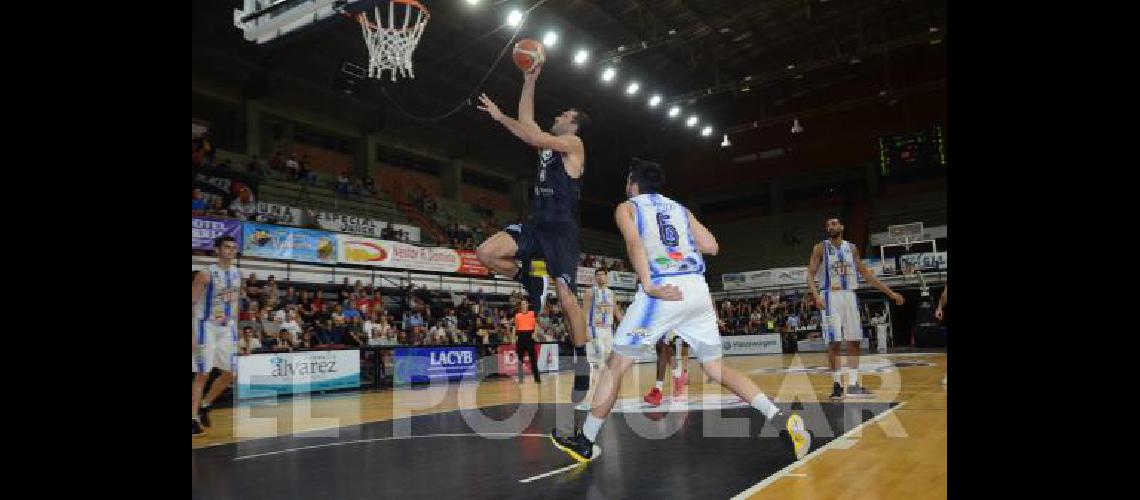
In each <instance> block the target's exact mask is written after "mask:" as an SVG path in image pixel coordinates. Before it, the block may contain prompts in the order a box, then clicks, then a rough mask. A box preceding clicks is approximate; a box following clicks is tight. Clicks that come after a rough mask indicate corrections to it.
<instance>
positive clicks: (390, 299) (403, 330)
mask: <svg viewBox="0 0 1140 500" xmlns="http://www.w3.org/2000/svg"><path fill="white" fill-rule="evenodd" d="M383 292H388V293H387V294H385V293H383ZM522 297H523V296H522V294H521V293H520V292H514V293H512V294H510V295H502V294H487V293H484V292H483V290H482V289H479V290H478V291H476V292H473V293H469V294H466V295H464V294H458V293H451V292H447V291H431V290H428V289H427V288H426V287H423V286H421V287H418V288H417V287H413V286H412V285H411V284H408V285H406V286H392V287H384V288H381V287H370V286H364V285H363V284H362V283H361V282H360V281H356V282H355V283H354V284H349V280H348V278H345V279H344V281H343V282H342V283H341V284H339V285H336V286H320V285H308V284H304V285H302V284H292V283H281V282H278V281H277V279H276V277H275V276H273V275H270V276H268V277H267V278H266V279H265V280H261V279H259V278H258V276H257V274H256V273H253V274H250V275H249V277H248V278H247V279H245V280H244V281H243V283H242V286H241V311H240V313H239V318H238V319H239V322H238V329H239V331H240V340H239V344H238V347H239V349H240V351H241V354H249V353H253V352H274V351H292V350H296V349H312V348H330V347H340V348H343V347H365V346H397V345H399V346H436V345H453V344H467V345H470V344H475V345H479V346H481V348H482V349H483V350H484V354H490V353H493V352H495V351H496V350H497V345H498V344H504V343H514V342H515V340H516V338H515V332H514V328H513V318H514V313H515V312H516V311H517V305H518V302H519V300H520V299H521V298H522ZM551 300H553V299H551ZM537 323H538V330H537V332H536V338H535V340H537V341H540V342H561V343H564V344H567V347H569V343H570V338H569V333H568V332H567V328H566V323H565V321H564V319H563V316H562V312H561V310H560V308H559V307H558V304H557V303H551V305H550V306H549V307H547V308H546V310H544V311H543V312H542V313H541V314H539V315H538V318H537Z"/></svg>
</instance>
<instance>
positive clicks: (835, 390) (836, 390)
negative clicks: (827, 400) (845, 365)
mask: <svg viewBox="0 0 1140 500" xmlns="http://www.w3.org/2000/svg"><path fill="white" fill-rule="evenodd" d="M840 399H843V386H842V385H839V382H833V383H832V384H831V400H832V401H838V400H840Z"/></svg>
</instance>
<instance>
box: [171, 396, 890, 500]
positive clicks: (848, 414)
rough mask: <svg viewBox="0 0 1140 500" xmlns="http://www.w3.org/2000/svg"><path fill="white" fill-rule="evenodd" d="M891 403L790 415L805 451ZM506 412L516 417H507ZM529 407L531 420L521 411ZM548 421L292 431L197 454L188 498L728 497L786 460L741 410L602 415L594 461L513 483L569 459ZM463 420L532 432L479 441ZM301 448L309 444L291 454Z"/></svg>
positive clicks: (449, 416)
mask: <svg viewBox="0 0 1140 500" xmlns="http://www.w3.org/2000/svg"><path fill="white" fill-rule="evenodd" d="M894 405H895V403H847V404H846V405H843V404H835V403H820V404H819V405H814V404H808V405H807V406H806V408H804V409H802V410H800V412H799V413H800V414H801V415H802V416H803V417H804V420H805V422H806V423H807V426H808V428H809V429H811V430H812V431H813V432H814V433H815V439H814V441H813V443H812V449H813V450H814V449H816V448H819V447H821V446H823V445H825V444H826V443H827V442H829V441H831V440H832V439H834V438H835V437H836V436H839V435H842V434H843V433H844V432H846V431H847V430H850V429H851V428H854V427H855V426H856V425H858V424H859V423H861V422H863V421H866V420H869V419H870V418H872V417H873V416H874V415H877V414H879V413H881V412H883V411H885V410H887V409H889V408H890V407H892V406H894ZM845 406H846V411H845ZM780 407H781V409H783V410H785V411H787V408H788V407H787V406H786V405H780ZM516 412H517V413H518V414H519V417H516V419H515V420H508V419H510V418H511V417H512V415H515V414H516ZM531 412H534V416H533V418H523V417H526V416H527V415H528V414H530V413H531ZM647 416H648V417H649V418H647ZM465 417H466V418H465ZM662 417H663V418H662ZM654 419H656V420H654ZM845 420H846V422H845ZM480 421H482V422H484V423H486V424H494V425H493V426H494V427H495V428H493V429H492V428H488V427H485V426H483V424H480V423H479V422H480ZM496 421H498V422H496ZM469 422H470V423H469ZM556 425H557V427H558V428H559V429H566V430H570V429H571V428H572V425H573V416H572V410H571V406H570V405H568V404H534V405H500V406H494V407H488V408H482V409H478V410H470V411H467V410H464V411H451V412H446V413H439V414H435V415H425V416H417V417H412V418H408V419H398V420H393V421H388V422H376V423H370V424H365V425H358V426H349V427H343V428H340V429H338V430H336V431H321V432H324V433H325V434H329V433H333V432H335V433H337V434H338V435H336V436H335V437H300V436H301V435H298V436H289V437H279V438H266V439H257V440H253V441H247V442H244V443H237V444H229V445H222V446H216V447H212V448H205V449H198V450H193V497H194V498H202V499H220V498H240V499H243V500H255V499H262V498H265V499H274V500H280V499H288V498H304V499H318V498H319V499H357V498H524V497H525V498H542V497H545V498H551V499H552V498H582V497H583V495H585V496H586V497H587V498H729V497H731V496H732V495H735V494H737V493H740V492H741V491H744V490H746V489H748V488H749V487H751V486H752V485H754V484H756V483H757V482H759V481H761V480H763V479H764V478H765V477H768V476H770V475H772V474H774V473H776V472H777V471H779V470H780V469H782V468H784V467H785V466H787V465H788V464H790V463H792V461H793V457H792V455H791V452H790V451H789V449H788V448H787V447H786V445H785V444H783V442H782V440H781V439H779V438H778V437H776V436H775V433H774V432H771V431H769V430H768V429H764V418H763V416H762V415H761V414H760V413H759V412H757V411H756V410H753V409H751V408H735V409H727V410H701V411H685V412H673V413H667V414H666V413H657V414H648V415H642V414H638V413H614V414H612V415H611V416H610V418H609V419H608V420H607V422H606V424H605V426H604V427H602V431H601V433H600V434H599V438H598V444H599V445H600V446H601V447H602V455H601V457H600V458H598V459H597V460H595V461H594V462H592V463H590V464H587V465H584V466H580V467H576V468H573V469H571V470H569V471H565V472H561V473H558V474H554V475H551V476H547V477H543V478H540V479H536V480H533V481H530V482H528V483H521V482H520V480H523V479H528V478H531V477H533V476H537V475H540V474H543V473H546V472H550V471H554V470H556V469H560V468H563V467H566V466H568V465H572V464H575V463H576V462H574V461H573V460H572V459H570V458H569V457H568V456H566V455H565V454H564V453H562V452H561V451H559V450H558V449H556V448H555V447H554V446H553V445H552V444H551V443H550V440H549V438H548V437H546V436H545V435H547V434H549V432H550V430H551V428H553V427H555V426H556ZM473 427H474V428H476V429H480V430H483V431H484V432H495V433H503V434H516V433H518V432H519V431H520V430H521V433H522V434H542V435H544V436H534V437H531V436H525V435H522V436H513V437H512V436H504V435H495V436H494V437H480V436H475V435H473V434H474V433H475V432H476V431H475V430H474V429H473ZM762 431H763V435H761V433H762ZM743 434H747V436H749V437H744V436H743ZM302 447H311V448H307V449H297V448H302Z"/></svg>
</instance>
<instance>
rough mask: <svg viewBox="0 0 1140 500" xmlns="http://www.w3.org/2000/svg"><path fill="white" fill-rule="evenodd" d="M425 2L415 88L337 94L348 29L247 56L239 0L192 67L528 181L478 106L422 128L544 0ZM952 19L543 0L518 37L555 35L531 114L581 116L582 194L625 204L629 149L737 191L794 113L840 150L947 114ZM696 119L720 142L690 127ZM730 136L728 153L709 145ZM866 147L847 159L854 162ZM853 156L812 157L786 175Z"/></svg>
mask: <svg viewBox="0 0 1140 500" xmlns="http://www.w3.org/2000/svg"><path fill="white" fill-rule="evenodd" d="M421 1H423V3H424V4H425V5H427V6H428V7H429V8H430V9H431V12H432V18H431V21H430V23H429V25H428V28H427V30H426V32H425V34H424V36H423V39H422V40H421V42H420V46H419V48H418V49H417V51H416V53H415V56H414V62H415V75H416V77H415V79H410V80H401V81H399V82H397V83H392V82H390V81H388V80H383V81H367V82H362V83H358V84H356V85H353V86H352V87H353V88H354V90H353V92H352V93H351V94H349V93H345V92H344V89H345V87H346V85H347V84H346V81H345V76H344V74H343V73H342V72H341V68H342V66H343V64H344V63H345V62H351V63H355V64H361V65H363V62H364V61H365V56H366V52H365V49H364V46H363V42H362V40H361V34H360V29H359V28H358V27H357V26H355V25H354V24H353V23H352V22H351V21H350V20H348V19H340V18H338V19H335V20H333V21H330V22H326V23H323V24H321V25H319V26H316V27H314V28H312V29H310V30H307V31H304V32H300V33H296V34H294V35H290V36H288V37H286V38H284V39H282V40H281V41H279V42H276V43H273V44H270V45H266V46H258V45H256V44H253V43H251V42H247V41H245V40H244V39H243V38H242V36H241V34H240V32H239V31H238V30H237V29H236V28H234V27H233V24H232V20H233V9H234V8H235V7H237V4H238V2H237V1H236V0H202V1H195V2H194V4H193V8H192V11H193V19H192V64H193V74H194V76H195V78H201V79H204V80H208V81H210V82H214V83H216V84H219V85H224V86H229V87H231V88H237V89H240V92H241V93H242V95H243V96H245V97H249V98H262V97H267V96H272V97H274V98H278V99H282V100H287V101H290V102H295V103H299V104H300V105H302V106H304V107H306V108H307V109H310V110H312V111H314V112H321V113H326V114H330V115H335V116H337V117H339V118H341V119H344V120H346V121H349V122H351V123H354V124H357V125H358V126H359V127H360V128H361V130H363V131H380V132H384V133H389V134H393V135H398V136H401V137H409V138H414V139H415V140H418V141H423V142H425V143H428V144H431V145H433V146H435V147H438V148H440V149H441V150H444V151H446V154H447V155H448V156H451V157H453V158H466V159H471V160H472V161H474V162H478V163H481V164H483V165H486V166H488V167H491V168H495V169H498V170H501V171H503V172H504V173H507V174H508V175H510V176H526V177H529V176H531V175H532V170H533V168H534V165H533V162H534V159H533V153H532V152H530V151H529V150H527V148H526V147H525V146H523V145H522V144H521V143H520V142H518V141H517V140H516V139H514V138H513V137H512V136H510V135H509V133H507V132H506V131H505V130H503V129H502V128H501V127H499V126H498V125H496V124H494V123H493V122H491V121H490V120H489V119H487V118H486V116H484V115H482V114H481V113H480V112H478V111H477V110H475V109H474V108H473V107H470V106H461V107H460V110H459V111H458V112H456V113H454V114H453V115H451V116H449V117H447V118H445V119H442V120H437V121H424V120H422V118H425V117H433V116H438V115H441V114H444V113H446V112H448V111H449V110H451V109H453V108H454V107H456V105H457V104H460V103H463V102H464V101H465V99H466V97H467V96H468V95H469V94H470V93H471V92H472V90H474V89H475V88H476V84H477V83H478V82H479V81H480V80H481V79H482V78H483V77H484V75H486V74H487V72H488V69H489V68H490V67H491V64H492V63H493V62H494V61H495V59H496V57H497V56H498V55H499V54H500V52H501V51H502V50H503V48H504V46H505V45H506V44H507V41H508V40H509V39H510V36H511V34H512V31H513V28H508V27H504V26H503V24H504V19H505V15H506V12H507V10H508V9H509V8H512V7H519V8H527V7H529V6H533V5H535V4H537V3H538V2H537V1H536V0H531V1H529V2H523V1H519V2H510V1H502V0H500V1H493V0H483V1H482V2H480V5H478V6H476V7H471V6H469V5H468V4H467V3H466V2H465V1H463V0H444V1H439V0H436V1H433V0H421ZM946 17H947V11H946V2H945V0H825V1H820V0H700V1H698V0H630V1H610V0H547V1H546V2H544V3H542V4H541V5H539V6H538V7H537V8H535V9H534V10H533V11H532V12H531V14H530V15H529V16H528V17H527V19H526V21H525V23H524V27H523V29H522V30H521V31H520V33H519V36H520V38H522V37H528V38H541V37H542V35H543V33H545V32H546V31H547V30H548V29H554V30H557V31H558V33H559V35H560V40H559V43H558V45H557V46H555V47H554V48H552V49H551V50H550V51H549V54H548V62H547V64H546V66H545V67H544V70H543V74H542V76H541V79H540V81H539V87H538V92H537V98H536V118H538V121H539V123H540V125H542V126H544V127H546V126H548V125H549V122H550V120H551V118H552V117H553V116H554V115H555V114H557V113H558V112H560V111H561V110H562V109H564V108H566V107H571V106H573V107H580V108H582V109H585V110H587V111H588V112H589V113H590V115H591V116H592V117H593V123H594V126H593V128H592V130H590V131H588V132H587V133H586V134H584V140H585V141H586V144H587V149H588V163H587V173H588V174H587V178H586V181H585V182H586V186H585V188H586V195H585V197H586V198H587V199H588V200H592V201H595V202H598V203H602V204H604V203H609V202H610V201H616V200H618V199H619V198H620V197H621V190H620V187H619V188H615V187H614V186H615V185H616V184H619V183H620V182H621V179H622V176H623V174H624V168H625V165H626V164H627V162H628V158H629V157H630V156H633V155H639V156H644V157H649V158H655V159H658V160H661V161H662V163H663V164H665V166H666V168H667V169H669V170H670V172H671V173H673V171H675V170H679V169H684V170H689V171H691V170H693V168H692V163H693V162H694V161H696V160H700V161H703V162H707V163H708V164H710V165H711V164H715V165H716V166H717V167H718V175H714V176H709V175H707V172H704V173H702V174H703V175H700V178H699V180H700V181H701V182H702V183H699V184H700V188H701V189H716V188H718V186H721V185H731V184H732V183H734V182H739V177H738V176H735V175H734V173H733V172H734V169H740V170H748V171H750V172H752V174H751V175H752V177H750V179H756V180H760V179H761V178H762V176H761V177H757V175H760V174H756V173H755V170H756V168H757V167H756V164H752V165H747V164H744V165H737V164H736V163H739V162H733V161H732V158H733V157H739V156H740V155H745V154H748V153H749V152H751V153H757V152H760V151H764V150H772V149H774V148H780V147H787V146H788V145H789V144H790V141H792V140H793V138H791V137H789V133H788V128H789V127H790V126H791V120H792V119H793V117H805V118H804V122H805V128H806V129H807V133H806V134H800V135H801V136H803V137H809V136H812V134H813V133H814V134H815V135H814V137H812V138H811V139H810V140H807V141H806V142H804V143H803V144H802V145H801V148H803V147H810V148H818V149H819V150H821V151H822V150H828V149H831V150H839V149H841V148H839V147H832V145H831V144H830V143H829V141H833V140H834V141H841V140H845V141H848V142H851V143H859V144H863V143H865V142H867V141H868V140H869V139H868V138H867V137H864V136H865V135H867V134H871V133H879V132H890V131H892V130H897V129H902V130H905V129H907V128H908V127H912V126H914V125H915V124H921V123H924V122H926V121H928V120H930V119H931V118H932V117H933V118H934V119H938V118H942V119H944V118H945V107H946V92H945V84H946V43H945V42H944V37H945V36H946V30H947V27H946V22H947V20H946ZM579 47H585V48H588V49H589V50H590V53H591V57H590V61H589V62H588V63H587V64H586V65H585V66H576V65H575V64H573V63H572V62H571V58H572V54H573V51H574V50H575V49H577V48H579ZM603 61H604V62H608V63H611V64H613V65H614V66H615V67H616V69H617V71H618V76H617V78H616V79H615V80H614V82H613V83H612V84H609V85H605V84H603V83H602V82H601V81H600V80H599V73H600V71H601V68H602V63H603ZM632 80H637V81H638V82H639V83H640V86H641V90H640V92H639V93H638V94H637V95H636V96H632V97H631V96H628V95H626V93H625V92H624V89H625V87H626V85H627V84H628V82H630V81H632ZM521 81H522V77H521V76H520V74H519V72H518V71H517V70H516V69H515V68H514V67H513V65H512V64H511V62H510V58H509V54H508V55H507V56H506V57H504V58H503V59H502V60H500V61H499V63H498V65H496V66H495V67H494V69H493V70H492V71H491V72H490V76H489V78H488V79H487V80H486V83H485V84H484V85H482V87H481V88H480V89H479V90H481V91H483V92H486V93H487V94H488V95H490V96H492V97H493V98H495V99H496V101H497V102H498V103H499V104H500V106H502V107H503V108H504V110H505V111H507V112H513V111H514V109H515V107H516V103H517V99H518V92H519V87H520V85H521ZM651 93H660V94H661V95H662V96H663V98H664V101H665V104H672V103H676V104H678V105H680V106H682V108H683V109H684V112H683V113H682V118H684V117H686V116H688V115H689V114H697V115H699V116H700V124H699V125H698V126H697V127H694V128H686V127H685V126H684V125H683V123H680V122H681V119H676V120H669V119H667V118H666V116H665V113H664V111H663V110H664V108H665V107H666V106H664V105H663V106H660V107H659V108H658V109H650V108H649V107H648V106H647V105H646V100H647V98H648V96H649V95H650V94H651ZM914 110H925V111H914ZM409 115H411V116H409ZM831 115H835V116H831ZM839 115H842V116H841V117H840V116H839ZM412 116H415V117H417V118H420V119H416V118H413V117H412ZM829 116H830V117H829ZM829 120H831V121H832V122H834V123H826V122H828V121H829ZM862 123H873V125H862ZM706 124H709V125H712V126H713V128H714V137H708V138H702V137H700V136H699V134H698V133H697V130H699V129H700V127H701V126H703V125H706ZM726 132H728V133H730V139H731V141H732V142H733V146H732V147H730V148H720V147H719V146H718V144H719V143H720V140H721V138H722V134H724V133H726ZM853 134H854V135H853ZM796 140H802V139H796ZM868 150H869V149H868ZM863 154H864V151H863V149H860V148H854V149H852V153H851V154H850V155H849V156H850V158H856V157H858V156H860V155H863ZM850 158H848V157H847V156H843V155H839V156H835V157H819V158H818V159H816V158H814V157H813V158H812V159H811V160H801V161H800V162H799V163H800V165H797V166H795V168H807V167H811V166H817V167H824V168H826V167H834V166H839V165H842V164H844V163H845V162H849V161H850ZM695 159H696V160H695ZM805 161H806V163H813V164H814V163H819V164H820V165H809V166H807V167H805V166H804V165H802V163H805ZM827 163H831V165H825V164H827ZM788 168H792V167H788ZM773 171H777V170H773ZM778 171H780V172H784V170H778ZM781 175H783V174H781ZM681 178H684V175H682V176H681Z"/></svg>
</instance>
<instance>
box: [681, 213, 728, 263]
mask: <svg viewBox="0 0 1140 500" xmlns="http://www.w3.org/2000/svg"><path fill="white" fill-rule="evenodd" d="M685 213H686V214H688V215H689V229H691V230H692V232H693V241H695V242H696V243H697V250H700V251H701V253H703V254H708V255H716V254H717V252H719V251H720V245H718V244H717V242H716V236H713V234H712V232H711V231H709V230H708V228H706V227H705V225H704V224H701V221H699V220H697V218H696V217H695V216H693V212H690V211H689V209H687V208H686V209H685Z"/></svg>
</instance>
